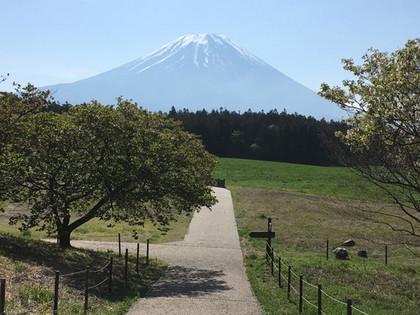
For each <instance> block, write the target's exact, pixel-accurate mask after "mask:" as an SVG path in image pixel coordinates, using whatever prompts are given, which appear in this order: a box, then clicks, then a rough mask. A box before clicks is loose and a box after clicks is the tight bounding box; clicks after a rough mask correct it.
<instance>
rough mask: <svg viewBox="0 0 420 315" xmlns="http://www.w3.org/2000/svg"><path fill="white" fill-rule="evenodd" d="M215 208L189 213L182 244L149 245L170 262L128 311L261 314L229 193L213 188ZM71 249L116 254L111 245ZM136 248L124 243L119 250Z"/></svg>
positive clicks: (131, 314)
mask: <svg viewBox="0 0 420 315" xmlns="http://www.w3.org/2000/svg"><path fill="white" fill-rule="evenodd" d="M214 191H215V194H216V196H217V199H218V200H219V202H218V204H217V205H215V206H214V207H213V209H212V211H210V210H209V209H207V208H203V209H202V210H201V211H200V212H198V213H196V214H194V217H193V219H192V221H191V224H190V227H189V232H188V234H187V235H186V236H185V239H184V240H183V241H181V242H174V243H168V244H163V245H155V244H151V247H150V255H151V257H156V258H159V259H162V260H165V261H167V262H169V264H170V267H169V269H168V271H167V272H166V274H165V275H164V276H163V277H162V278H161V279H160V280H159V281H158V282H157V283H156V284H155V285H154V286H153V287H152V288H151V289H150V290H149V292H148V293H147V295H146V296H145V297H144V298H141V299H139V300H138V301H137V302H136V303H135V304H134V305H133V306H132V307H131V308H130V310H129V311H128V313H127V314H128V315H135V314H148V315H155V314H182V315H188V314H195V315H197V314H212V315H214V314H225V315H226V314H241V315H244V314H250V315H251V314H252V315H258V314H263V311H262V310H261V308H260V306H259V304H258V302H257V300H256V298H255V296H254V294H253V292H252V290H251V287H250V284H249V282H248V280H247V277H246V274H245V268H244V266H243V262H242V252H241V248H240V244H239V236H238V232H237V228H236V221H235V216H234V213H233V204H232V197H231V194H230V192H229V191H228V190H226V189H222V188H214ZM72 244H73V246H77V247H89V248H95V249H98V250H106V249H113V250H117V245H116V244H115V243H107V242H101V243H96V244H92V242H85V241H72ZM130 246H132V247H133V248H132V249H130V250H134V247H135V246H136V245H135V244H129V243H125V244H124V248H127V247H130Z"/></svg>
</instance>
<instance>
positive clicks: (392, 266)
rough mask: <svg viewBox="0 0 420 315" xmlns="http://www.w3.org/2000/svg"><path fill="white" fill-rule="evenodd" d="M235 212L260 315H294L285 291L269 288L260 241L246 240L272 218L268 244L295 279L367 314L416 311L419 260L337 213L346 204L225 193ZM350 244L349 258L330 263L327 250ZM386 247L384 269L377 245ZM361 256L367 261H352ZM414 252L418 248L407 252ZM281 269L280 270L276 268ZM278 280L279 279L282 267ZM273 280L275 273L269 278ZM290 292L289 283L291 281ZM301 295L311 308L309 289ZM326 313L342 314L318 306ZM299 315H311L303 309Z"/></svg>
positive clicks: (376, 230) (382, 233)
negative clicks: (300, 277) (350, 301)
mask: <svg viewBox="0 0 420 315" xmlns="http://www.w3.org/2000/svg"><path fill="white" fill-rule="evenodd" d="M231 188H232V193H233V197H234V205H235V214H236V219H237V224H238V231H239V235H240V239H241V245H242V249H243V251H244V256H245V265H246V268H247V274H248V278H249V279H250V282H251V285H252V287H253V290H254V292H255V294H256V296H257V298H258V300H259V301H260V303H261V304H262V306H263V307H264V309H265V311H266V313H267V314H297V313H298V309H297V297H296V296H295V295H292V300H291V301H290V302H287V299H286V291H285V289H279V288H278V287H277V281H278V280H277V276H275V277H271V275H270V269H269V267H268V266H267V264H266V263H265V258H264V249H265V240H262V239H251V238H250V237H249V236H248V234H249V232H250V231H264V230H266V229H267V218H268V217H271V218H273V221H272V222H273V231H274V232H275V233H276V238H275V239H274V240H273V248H274V250H275V252H276V255H278V256H280V257H281V258H282V259H283V261H284V262H285V263H286V264H287V265H291V266H292V268H293V270H294V271H295V272H296V273H297V274H298V275H303V276H304V279H306V280H307V281H309V282H310V283H312V284H314V285H317V284H322V285H323V288H324V290H325V291H326V292H327V293H328V294H330V295H332V296H334V297H335V298H337V299H339V300H340V301H345V300H346V299H347V298H352V299H353V303H354V305H355V306H356V307H358V308H360V309H361V310H363V311H365V312H367V313H368V314H390V315H391V314H407V315H408V314H417V310H418V309H419V307H420V294H419V292H420V264H419V258H418V257H415V256H414V255H412V254H411V253H410V252H408V251H407V250H406V249H405V248H404V247H403V246H400V245H398V244H397V243H398V242H397V241H398V240H399V239H401V235H400V234H399V233H391V232H390V231H389V229H388V228H387V227H386V226H385V225H381V224H368V223H366V222H363V221H361V220H357V218H355V217H352V216H351V215H350V214H349V213H348V212H345V215H343V211H344V210H345V208H346V203H344V204H340V203H337V200H331V199H329V198H328V197H319V196H313V195H304V194H297V193H288V192H286V193H285V192H281V191H271V190H255V189H249V188H242V187H231ZM348 238H353V239H354V240H355V241H356V245H355V246H354V247H349V248H348V250H349V252H350V259H348V260H345V261H341V260H336V259H334V258H333V253H332V250H333V249H334V248H335V247H337V246H340V245H341V243H342V242H343V241H344V240H346V239H348ZM326 239H329V240H330V259H329V260H327V259H326V257H325V248H326ZM392 240H394V241H395V242H394V241H392ZM390 242H391V243H393V244H395V245H390V246H389V247H388V251H389V257H388V260H389V264H388V265H387V266H385V265H384V246H383V245H382V244H386V243H390ZM361 249H364V250H367V252H368V256H369V257H368V258H361V257H359V256H357V252H358V251H359V250H361ZM413 249H414V250H416V251H417V254H420V246H419V247H413ZM283 268H284V267H283ZM283 272H284V273H283V275H284V276H287V273H286V270H285V268H284V269H283ZM276 275H277V274H276ZM293 281H294V286H295V288H298V286H297V279H296V278H294V280H293ZM305 296H306V297H307V298H308V299H310V301H311V302H312V303H314V304H316V290H313V289H311V288H310V287H308V288H305ZM325 303H326V304H325V311H326V313H327V314H345V308H344V309H340V307H339V305H340V304H337V303H335V302H332V301H331V300H329V299H326V300H325ZM304 307H305V309H304V314H316V313H314V312H313V310H315V309H313V310H312V308H311V307H310V306H308V305H307V304H306V303H305V305H304Z"/></svg>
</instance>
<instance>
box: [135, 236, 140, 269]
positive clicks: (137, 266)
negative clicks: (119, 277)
mask: <svg viewBox="0 0 420 315" xmlns="http://www.w3.org/2000/svg"><path fill="white" fill-rule="evenodd" d="M139 255H140V244H139V243H137V258H136V272H137V273H139Z"/></svg>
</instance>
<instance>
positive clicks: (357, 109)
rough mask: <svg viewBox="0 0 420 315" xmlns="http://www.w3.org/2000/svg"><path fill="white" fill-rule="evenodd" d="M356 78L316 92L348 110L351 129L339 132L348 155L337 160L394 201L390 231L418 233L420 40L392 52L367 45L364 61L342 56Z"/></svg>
mask: <svg viewBox="0 0 420 315" xmlns="http://www.w3.org/2000/svg"><path fill="white" fill-rule="evenodd" d="M343 63H344V69H345V70H348V71H350V72H352V73H353V75H354V76H355V78H356V79H354V80H346V81H343V85H344V88H341V87H332V88H331V87H330V86H328V85H327V84H323V85H322V86H321V91H320V93H319V94H320V95H321V96H323V97H325V98H327V99H329V100H331V101H333V102H335V103H338V104H339V105H341V106H342V107H343V108H345V109H348V110H349V112H350V114H351V117H350V118H349V119H347V123H348V124H349V127H350V128H349V129H348V130H347V132H345V133H337V136H338V137H339V139H340V140H341V141H342V143H343V144H344V145H345V146H346V147H347V148H348V149H349V154H342V155H341V158H342V159H341V162H342V163H344V164H346V165H347V166H349V167H351V168H352V169H354V170H355V171H356V172H358V173H359V174H360V175H361V176H363V177H364V178H366V179H368V180H369V181H370V182H372V183H374V184H375V185H376V186H378V187H379V188H380V189H381V190H382V191H384V192H385V193H386V194H387V195H388V196H389V197H390V198H391V199H392V200H393V201H394V202H395V203H396V204H397V205H398V209H399V212H396V213H388V212H387V213H381V214H382V215H386V216H392V217H398V218H399V219H400V220H401V221H400V223H401V224H397V225H394V224H391V223H389V222H388V223H387V224H388V225H389V226H390V227H391V228H393V229H394V230H398V231H400V232H403V233H406V234H407V235H411V236H414V237H420V231H419V228H420V39H414V40H409V41H408V42H407V43H406V45H405V47H404V48H402V49H400V50H397V51H395V52H393V53H386V52H379V51H377V50H373V49H371V50H370V51H369V52H368V53H367V54H366V55H364V56H363V64H362V65H355V63H354V61H353V60H352V59H344V60H343Z"/></svg>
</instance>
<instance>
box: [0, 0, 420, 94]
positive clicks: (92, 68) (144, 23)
mask: <svg viewBox="0 0 420 315" xmlns="http://www.w3.org/2000/svg"><path fill="white" fill-rule="evenodd" d="M0 21H1V27H0V75H4V74H6V73H10V79H9V80H8V81H7V82H4V83H2V84H1V85H0V90H10V89H11V82H12V81H17V82H19V83H22V84H25V83H27V82H31V83H33V84H35V85H36V86H44V85H50V84H57V83H64V82H73V81H76V80H79V79H83V78H86V77H89V76H93V75H96V74H99V73H101V72H104V71H107V70H110V69H112V68H115V67H118V66H120V65H122V64H124V63H127V62H129V61H131V60H133V59H137V58H139V57H142V56H144V55H145V54H147V53H149V52H151V51H152V50H154V49H157V48H159V47H160V46H162V45H164V44H166V43H168V42H169V41H172V40H174V39H175V38H177V37H179V36H182V35H185V34H189V33H216V34H226V35H227V36H228V37H230V38H231V39H232V40H233V41H235V42H236V43H238V44H239V45H240V46H242V47H243V48H245V49H246V50H248V51H249V52H251V53H253V54H255V55H256V56H258V57H259V58H261V59H263V60H264V61H266V62H267V63H269V64H270V65H272V66H274V67H275V68H277V69H278V70H279V71H281V72H283V73H284V74H286V75H288V76H289V77H291V78H292V79H295V80H296V81H298V82H300V83H302V84H303V85H306V86H307V87H309V88H311V89H313V90H315V91H318V90H319V86H320V84H321V83H322V82H327V83H329V84H332V85H336V84H340V82H341V80H342V79H345V78H349V77H350V76H349V74H347V73H346V72H345V71H344V70H342V65H341V58H348V57H352V58H354V59H356V60H360V57H361V56H362V55H363V54H364V53H365V52H366V51H367V49H368V48H370V47H374V48H377V49H379V50H381V51H394V50H396V49H400V48H402V47H403V46H404V44H405V42H406V41H407V40H408V39H412V38H416V37H420V1H418V0H398V1H397V0H394V1H388V0H380V1H379V0H348V1H342V0H301V1H299V0H288V1H286V0H277V1H274V0H252V1H251V0H240V1H239V0H223V1H219V0H212V1H203V0H195V1H189V0H165V1H164V0H149V1H143V0H113V1H111V0H83V1H82V0H36V1H33V0H13V1H11V0H1V1H0Z"/></svg>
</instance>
